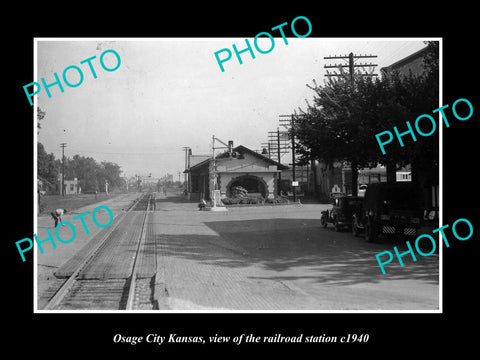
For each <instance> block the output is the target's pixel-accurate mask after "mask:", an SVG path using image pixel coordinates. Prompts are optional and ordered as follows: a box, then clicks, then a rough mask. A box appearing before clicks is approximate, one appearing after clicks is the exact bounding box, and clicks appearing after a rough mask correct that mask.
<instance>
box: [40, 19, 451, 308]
mask: <svg viewBox="0 0 480 360" xmlns="http://www.w3.org/2000/svg"><path fill="white" fill-rule="evenodd" d="M298 22H300V20H298ZM304 22H305V21H304ZM257 39H258V42H257V41H256V40H257ZM231 44H234V46H236V48H235V50H230V48H231V47H232V46H231ZM36 45H37V52H36V55H37V78H39V79H41V82H40V85H39V86H38V88H39V89H40V91H39V93H38V95H37V97H36V103H35V104H34V106H35V107H36V114H37V119H38V123H37V159H38V160H37V184H38V188H37V192H36V193H37V194H38V199H37V203H38V207H37V210H38V211H37V213H38V217H37V233H36V235H37V237H38V240H37V244H38V245H37V247H36V254H35V255H36V256H35V260H36V264H37V265H36V284H37V299H36V300H37V309H38V310H40V311H43V310H52V311H55V310H59V311H67V310H68V311H75V310H82V311H86V310H105V311H118V310H128V311H227V312H230V311H355V310H362V311H375V310H380V311H405V310H409V311H438V310H441V296H440V290H441V279H440V274H439V267H440V264H441V256H439V254H438V252H435V247H436V245H435V242H433V243H432V242H430V241H429V240H428V239H433V235H432V236H430V237H428V238H426V240H423V241H418V242H416V241H415V240H416V238H417V236H419V235H420V234H432V230H434V229H436V228H438V227H439V225H438V224H439V223H438V214H439V211H441V209H440V207H439V189H438V187H439V165H440V163H439V146H440V144H439V136H438V134H439V132H438V131H436V132H435V133H434V134H432V135H431V136H428V137H426V136H425V133H427V132H431V130H432V124H431V123H430V122H429V121H428V120H426V121H424V122H418V130H414V131H416V132H417V131H418V132H420V134H418V133H417V134H416V135H415V133H414V132H413V131H412V133H410V134H404V135H402V136H399V137H398V139H400V140H403V142H404V146H403V147H401V146H400V145H399V144H398V141H396V142H397V143H394V142H393V141H391V144H388V141H387V138H388V137H385V139H384V138H383V137H381V138H379V140H378V142H377V138H376V134H377V133H381V132H382V131H385V130H392V128H393V126H397V127H398V129H402V130H401V131H402V132H403V131H405V130H408V129H407V126H406V125H405V124H401V122H402V121H403V123H405V121H404V119H412V121H411V123H412V124H413V121H414V119H415V118H416V116H417V114H423V113H425V114H427V113H431V111H432V110H433V109H436V108H438V107H439V81H440V79H439V67H440V65H441V60H440V58H439V49H440V48H441V39H417V38H404V39H398V38H396V39H375V38H364V39H341V38H339V39H328V38H326V39H322V38H313V39H309V38H308V37H305V38H300V37H295V36H292V37H288V38H285V40H284V39H282V37H275V38H273V37H271V36H268V35H264V36H263V37H262V38H260V37H259V38H256V39H255V41H254V42H252V44H251V43H250V42H248V41H247V40H245V39H241V38H222V39H208V38H203V39H130V40H122V39H120V40H117V39H98V40H93V39H92V40H82V39H80V40H78V39H53V40H52V39H37V42H36ZM240 48H241V49H244V50H245V51H243V52H241V49H240ZM269 48H273V50H272V51H271V52H270V53H268V54H262V53H261V52H259V50H261V51H264V49H269ZM221 49H227V50H222V51H221V52H224V53H225V54H226V55H228V54H229V53H233V54H235V55H236V56H238V59H239V60H242V62H243V64H241V63H240V62H239V60H237V59H235V55H234V56H233V57H232V58H231V59H230V60H229V61H225V62H223V64H222V65H223V68H224V71H222V69H221V68H220V67H219V64H221V61H218V60H217V59H223V58H224V55H223V54H221V56H220V55H219V56H218V58H216V57H215V56H213V54H214V53H215V52H216V51H217V50H221ZM237 49H238V50H237ZM165 54H168V56H166V55H165ZM254 56H255V57H254ZM85 59H87V61H85ZM293 64H294V65H295V66H292V65H293ZM64 69H65V70H64ZM55 72H56V73H57V74H58V78H59V80H58V83H54V81H55V77H54V75H53V74H54V73H55ZM60 74H61V75H60ZM72 85H74V86H72ZM33 87H34V86H32V88H33ZM458 107H459V108H460V105H459V106H458ZM459 111H460V110H459ZM415 124H417V123H415ZM434 125H435V123H434ZM428 127H430V128H428ZM392 133H394V132H393V130H392V131H391V132H390V134H392ZM387 135H388V133H387ZM415 136H416V137H418V139H417V141H416V142H414V141H413V140H414V137H415ZM380 140H381V141H380ZM395 140H396V139H395ZM400 140H399V141H400ZM379 144H380V145H382V146H383V147H384V149H385V150H386V152H387V154H386V155H382V153H381V150H382V149H381V147H380V146H379ZM99 206H105V207H108V209H109V210H110V211H108V210H107V209H104V208H99ZM55 211H60V212H63V211H64V213H63V214H62V218H61V221H63V223H58V224H57V221H56V219H57V216H58V215H57V214H55V213H54V212H55ZM65 222H66V223H65ZM108 223H110V225H109V226H108V227H105V226H104V225H106V224H108ZM99 225H101V226H99ZM49 234H50V235H49ZM437 235H438V234H437ZM406 241H409V242H410V243H411V246H412V247H414V246H415V247H416V248H417V249H415V248H414V249H413V251H411V252H410V253H409V252H408V250H409V248H408V246H407V245H406ZM394 246H395V248H396V249H398V254H400V255H398V254H397V253H396V252H395V251H397V250H395V251H394V249H393V247H394ZM432 247H433V251H431V250H432ZM434 252H435V254H434ZM377 254H379V255H377ZM401 254H403V255H401ZM427 255H428V256H427Z"/></svg>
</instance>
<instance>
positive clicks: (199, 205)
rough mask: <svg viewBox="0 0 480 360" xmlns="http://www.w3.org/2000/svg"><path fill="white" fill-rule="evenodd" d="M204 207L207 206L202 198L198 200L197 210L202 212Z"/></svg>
mask: <svg viewBox="0 0 480 360" xmlns="http://www.w3.org/2000/svg"><path fill="white" fill-rule="evenodd" d="M206 206H207V203H206V202H205V200H204V199H203V198H202V200H200V204H198V210H203V209H205V207H206Z"/></svg>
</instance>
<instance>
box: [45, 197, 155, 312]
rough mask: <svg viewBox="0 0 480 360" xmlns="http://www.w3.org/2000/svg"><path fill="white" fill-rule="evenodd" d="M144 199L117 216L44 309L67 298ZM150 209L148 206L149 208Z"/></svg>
mask: <svg viewBox="0 0 480 360" xmlns="http://www.w3.org/2000/svg"><path fill="white" fill-rule="evenodd" d="M142 199H143V195H142V196H140V197H139V198H138V199H137V200H136V201H135V202H134V203H133V205H131V206H130V207H129V208H128V209H127V210H126V211H125V212H123V213H121V214H120V215H119V216H117V221H116V223H115V224H114V225H113V226H111V227H110V228H109V231H107V232H106V233H105V234H104V235H103V236H102V238H101V240H100V241H99V242H98V244H96V245H95V246H94V247H93V248H92V249H91V250H90V251H89V252H88V254H87V255H86V256H85V258H84V259H83V261H82V262H81V263H80V264H79V265H78V267H77V269H76V270H75V271H74V272H73V273H72V274H71V275H70V277H69V278H68V279H67V280H66V281H65V282H64V283H63V284H62V286H60V288H59V289H58V290H57V292H56V293H55V295H53V296H52V298H51V299H50V300H49V301H48V303H47V305H46V306H45V307H44V308H43V309H42V310H55V308H56V307H57V306H58V305H59V304H60V303H61V302H62V300H63V299H64V298H65V296H66V295H67V294H68V292H69V290H70V289H71V287H72V286H73V284H75V282H76V281H77V277H78V275H79V274H80V272H81V271H82V270H83V269H84V268H85V266H87V265H88V264H89V263H90V262H91V261H92V260H93V259H94V258H95V256H96V255H97V253H98V252H99V250H100V249H101V248H102V246H103V245H105V243H106V241H107V239H108V237H109V236H110V235H111V234H112V232H113V231H114V230H115V229H116V228H117V227H118V226H119V224H120V223H121V222H122V220H123V219H124V218H125V216H126V214H128V213H130V212H131V211H133V209H134V208H135V206H136V205H137V204H138V203H139V202H140V201H141V200H142ZM147 210H148V208H147Z"/></svg>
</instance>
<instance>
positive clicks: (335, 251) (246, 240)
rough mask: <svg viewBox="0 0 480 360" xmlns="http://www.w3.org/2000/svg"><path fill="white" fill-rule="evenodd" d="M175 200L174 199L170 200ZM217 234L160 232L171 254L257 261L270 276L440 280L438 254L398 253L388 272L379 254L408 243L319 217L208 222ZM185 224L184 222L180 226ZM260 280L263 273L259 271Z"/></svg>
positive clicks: (329, 280)
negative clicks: (326, 224)
mask: <svg viewBox="0 0 480 360" xmlns="http://www.w3.org/2000/svg"><path fill="white" fill-rule="evenodd" d="M169 200H170V199H169ZM205 225H207V226H208V227H209V228H210V229H211V230H213V231H214V232H215V233H217V234H218V235H219V236H216V235H205V234H194V233H190V234H181V235H157V244H160V245H161V248H162V252H163V254H164V255H165V256H173V257H182V258H186V259H191V260H195V261H198V262H201V263H208V264H215V265H219V266H225V267H248V266H252V265H256V266H259V267H261V269H263V270H265V271H267V272H269V271H271V272H274V273H268V278H269V279H277V280H280V281H282V280H297V279H308V280H309V281H313V282H316V283H323V284H329V285H354V284H360V283H378V282H380V281H384V280H404V279H405V280H408V279H410V280H421V281H424V282H426V283H430V284H438V281H439V266H438V265H439V264H438V256H437V254H435V255H433V256H430V257H421V256H419V255H418V254H417V262H414V261H413V260H412V258H411V256H410V255H406V256H404V257H403V258H402V260H403V261H404V263H405V266H404V267H401V266H400V265H399V263H398V260H396V258H395V257H394V261H392V263H390V264H388V265H386V266H385V269H386V272H387V274H386V275H382V273H381V270H380V268H379V265H378V263H377V260H376V257H375V255H376V254H378V253H379V252H382V251H386V250H389V251H392V252H393V246H397V247H398V250H399V252H403V251H406V250H407V248H406V246H405V241H401V242H398V243H391V242H384V243H373V244H371V243H366V242H365V240H364V239H363V238H355V237H353V236H352V235H351V234H348V233H342V232H335V231H333V229H332V228H326V229H324V228H322V227H320V224H319V221H318V220H317V219H291V218H274V219H256V220H235V221H231V220H226V221H211V222H205ZM180 226H181V225H180ZM258 275H259V277H258V278H259V279H260V278H262V272H261V271H259V273H258Z"/></svg>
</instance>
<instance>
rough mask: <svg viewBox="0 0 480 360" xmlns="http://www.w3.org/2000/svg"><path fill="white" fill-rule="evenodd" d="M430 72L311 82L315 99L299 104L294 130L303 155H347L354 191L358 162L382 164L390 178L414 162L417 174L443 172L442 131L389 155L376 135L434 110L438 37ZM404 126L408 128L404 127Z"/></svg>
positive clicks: (393, 149)
mask: <svg viewBox="0 0 480 360" xmlns="http://www.w3.org/2000/svg"><path fill="white" fill-rule="evenodd" d="M424 66H425V69H426V71H425V73H424V74H421V75H418V76H414V75H412V74H411V73H410V75H409V76H406V77H402V76H400V75H399V74H398V73H393V74H389V76H384V77H382V78H380V79H372V78H370V77H366V78H365V77H362V76H354V81H353V82H351V81H350V79H349V78H348V77H339V78H338V79H336V80H332V79H329V81H327V82H325V85H323V86H318V85H317V83H316V82H315V81H314V82H313V83H314V86H309V85H307V86H308V87H309V88H311V89H312V90H313V91H315V97H314V103H313V105H312V106H311V105H310V104H308V103H307V109H306V111H303V110H301V109H300V112H301V115H302V116H297V117H296V121H295V125H294V127H293V129H292V131H293V132H294V134H295V137H296V138H297V141H298V144H297V147H296V151H297V152H298V153H299V154H300V161H308V160H309V159H318V160H321V161H323V162H325V163H327V164H332V163H333V162H335V161H347V162H349V163H350V165H351V168H352V194H353V195H355V194H356V193H357V186H356V184H357V177H358V171H357V169H358V168H361V167H373V166H376V165H377V164H382V165H385V166H386V167H387V181H396V176H395V173H396V170H397V169H398V168H399V167H402V166H405V165H406V164H412V174H416V173H423V175H424V176H425V174H436V173H438V171H437V170H438V132H437V134H435V135H433V136H430V137H424V138H422V139H421V141H417V142H413V141H412V143H409V144H408V145H407V144H406V145H405V146H404V147H401V146H400V145H398V146H396V147H395V146H391V147H389V149H388V155H387V156H385V155H382V153H381V151H379V148H378V143H377V140H376V137H375V135H376V134H378V133H380V132H382V131H385V130H390V131H392V130H393V127H394V126H397V128H398V129H399V131H400V132H403V131H405V130H406V125H405V122H406V121H407V120H411V121H410V122H412V119H413V121H414V120H415V119H416V118H417V117H418V116H419V115H421V114H429V113H431V112H432V110H433V109H435V108H437V107H438V106H436V105H437V104H438V42H432V43H428V52H427V55H426V56H425V61H424ZM402 129H405V130H402Z"/></svg>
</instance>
